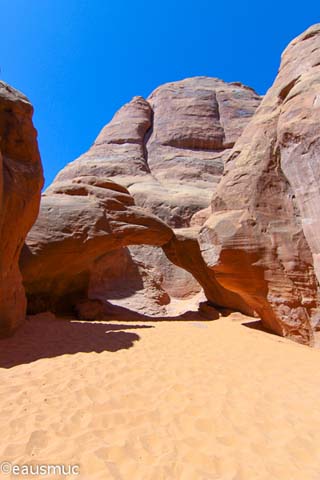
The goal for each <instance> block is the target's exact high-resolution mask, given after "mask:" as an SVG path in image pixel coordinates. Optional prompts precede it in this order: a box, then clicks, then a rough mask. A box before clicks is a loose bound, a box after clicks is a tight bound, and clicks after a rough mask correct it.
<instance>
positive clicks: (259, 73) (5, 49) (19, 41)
mask: <svg viewBox="0 0 320 480" xmlns="http://www.w3.org/2000/svg"><path fill="white" fill-rule="evenodd" d="M0 5H1V19H0V29H1V36H2V39H1V42H0V68H1V77H2V79H3V80H4V81H6V82H8V83H10V84H11V85H12V86H14V87H16V88H18V89H19V90H21V91H23V92H24V93H25V94H26V95H27V96H28V97H29V98H30V100H31V102H32V103H33V105H34V107H35V115H34V123H35V126H36V128H37V130H38V134H39V146H40V152H41V156H42V161H43V165H44V171H45V177H46V184H47V185H48V184H49V183H50V182H51V181H52V180H53V178H54V176H55V175H56V173H57V172H58V171H59V170H60V169H61V168H62V167H63V166H64V165H65V164H66V163H68V162H70V161H72V160H73V159H75V158H76V157H77V156H79V155H80V154H81V153H83V152H84V151H86V150H87V149H88V148H89V146H90V145H91V144H92V142H93V141H94V139H95V137H96V136H97V134H98V132H99V131H100V129H101V128H102V127H103V125H105V124H106V123H107V122H108V121H109V120H110V119H111V118H112V116H113V114H114V113H115V111H116V110H117V109H118V108H120V107H121V105H123V104H124V103H125V102H127V101H129V100H130V99H131V97H133V96H134V95H142V96H148V95H149V94H150V93H151V91H152V90H153V89H154V88H156V87H157V86H158V85H160V84H162V83H165V82H168V81H174V80H179V79H182V78H186V77H189V76H194V75H208V76H213V77H220V78H222V79H224V80H226V81H241V82H243V83H245V84H247V85H249V86H251V87H253V88H255V89H256V90H257V91H258V92H259V93H265V91H266V90H267V89H268V88H269V86H271V84H272V82H273V79H274V77H275V75H276V73H277V69H278V66H279V60H280V55H281V52H282V50H283V49H284V47H285V46H286V45H287V43H288V42H289V41H290V40H291V39H292V38H294V37H295V36H296V35H298V34H299V33H301V32H302V31H303V30H305V29H306V28H307V27H308V26H310V25H312V24H313V23H317V22H320V3H319V1H310V0H304V1H303V2H301V1H299V2H297V1H296V0H292V1H290V2H289V1H287V0H278V1H274V0H269V1H268V2H266V1H264V2H259V1H258V0H256V1H246V0H242V1H234V0H229V1H228V2H225V1H223V0H220V1H215V0H211V1H210V0H193V1H191V0H185V1H181V0H176V1H175V0H171V1H168V0H161V1H150V0H149V1H142V0H137V1H129V0H126V1H122V0H114V1H109V0H11V1H10V0H0Z"/></svg>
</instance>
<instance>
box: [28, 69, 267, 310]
mask: <svg viewBox="0 0 320 480" xmlns="http://www.w3.org/2000/svg"><path fill="white" fill-rule="evenodd" d="M259 102H260V97H259V96H258V95H257V94H256V93H255V92H254V91H253V90H252V89H250V88H248V87H245V86H243V85H241V84H238V83H231V84H228V83H225V82H223V81H221V80H218V79H213V78H206V77H196V78H191V79H186V80H183V81H180V82H173V83H169V84H165V85H163V86H161V87H159V88H158V89H157V90H155V91H154V92H153V93H152V94H151V95H150V97H149V98H148V99H147V100H145V99H143V98H141V97H135V98H133V99H132V101H131V102H129V103H128V104H126V105H124V106H123V107H122V108H121V109H120V110H119V111H118V112H117V113H116V115H115V116H114V118H113V119H112V121H111V122H110V123H109V124H108V125H107V126H106V127H104V128H103V130H102V131H101V133H100V134H99V136H98V137H97V139H96V141H95V142H94V144H93V146H92V147H91V148H90V149H89V151H88V152H86V153H85V154H84V155H82V156H81V157H80V158H78V159H77V160H75V161H74V162H72V163H70V164H69V165H67V166H66V167H65V168H64V169H63V170H62V171H61V172H60V173H59V174H58V176H57V178H56V179H55V181H54V183H53V185H52V187H50V188H49V189H48V190H47V192H46V195H45V196H44V197H43V206H42V210H41V219H39V221H38V222H37V225H36V226H35V228H34V230H33V232H32V234H31V235H30V236H29V239H28V246H29V248H30V250H31V251H33V252H38V250H37V242H39V243H40V244H41V245H42V246H41V252H42V249H43V252H42V253H41V255H40V257H41V258H42V259H43V258H44V254H45V252H48V247H46V246H45V245H46V244H47V243H48V244H50V245H51V247H50V252H51V251H52V249H53V248H56V247H53V245H52V242H51V241H50V236H51V232H50V229H49V233H48V234H46V233H44V234H43V238H42V233H41V232H42V231H44V230H43V229H44V228H45V226H46V225H47V223H48V222H52V221H54V222H55V223H56V225H55V227H54V228H56V229H57V230H58V231H62V230H63V229H64V228H66V227H65V222H64V221H63V219H62V216H60V215H58V216H57V214H56V213H54V214H53V213H50V214H49V212H48V211H46V210H45V209H46V205H51V203H52V202H53V201H54V202H57V198H58V197H56V195H57V194H59V193H63V191H62V190H63V188H69V189H70V188H71V187H70V185H73V187H72V188H73V189H74V190H73V192H74V194H75V195H76V196H77V195H79V193H77V191H76V188H75V186H74V182H75V179H81V182H82V183H84V184H85V183H86V181H87V180H86V178H89V177H92V176H93V177H94V178H101V177H103V178H110V179H112V180H114V181H115V182H116V183H117V184H119V185H122V186H123V187H125V188H127V189H128V191H129V192H130V194H131V195H132V197H133V198H134V201H135V203H136V204H137V205H138V206H140V207H141V208H143V209H144V212H145V213H146V215H147V214H150V215H151V216H152V215H153V214H155V215H157V216H158V217H159V218H160V219H162V220H163V221H165V222H166V223H167V224H168V225H169V226H170V227H176V228H181V227H183V228H187V227H189V226H190V224H192V225H196V226H199V225H202V224H203V223H204V221H205V219H206V218H207V217H208V214H209V212H208V211H207V209H208V206H209V203H210V199H211V196H212V191H213V189H214V188H215V186H216V185H217V184H218V182H219V180H220V178H221V175H222V172H223V165H224V160H225V158H226V156H227V154H228V152H230V149H231V147H232V146H233V144H234V142H235V141H236V139H237V138H238V137H239V136H240V134H241V132H242V130H243V128H244V126H245V125H246V124H247V123H248V121H249V119H250V118H251V116H252V115H253V113H254V111H255V109H256V108H257V106H258V104H259ZM77 188H78V187H77ZM67 193H68V195H69V196H70V195H71V191H68V192H67ZM53 194H54V195H55V197H52V195H53ZM104 195H106V193H104ZM54 198H56V200H54ZM59 198H60V200H59V201H60V202H62V203H63V202H65V201H66V202H67V203H68V204H69V203H70V202H71V199H70V198H69V197H68V199H67V200H65V198H66V197H65V196H64V197H59ZM91 198H92V197H91ZM82 201H83V199H82ZM73 202H74V203H75V204H77V200H73ZM55 205H56V203H55ZM51 207H52V205H51ZM65 208H66V209H69V208H71V206H70V207H69V206H68V207H67V206H66V207H65ZM72 208H73V207H72ZM103 208H106V209H107V210H108V209H109V208H110V207H109V206H108V205H105V207H103ZM53 210H54V211H55V210H56V208H55V207H54V208H53ZM53 210H51V212H53ZM92 214H93V215H94V213H93V212H92ZM84 220H86V221H87V222H88V221H89V219H82V220H81V221H84ZM66 221H67V218H66ZM68 221H70V222H74V221H75V220H74V219H72V218H70V219H69V220H68ZM76 228H77V227H76ZM94 235H95V234H94V233H92V236H94ZM99 235H100V234H99ZM180 237H181V236H180ZM180 237H179V238H180ZM189 237H190V235H189ZM53 238H55V235H53ZM62 238H64V234H61V235H60V240H59V241H61V240H62ZM193 242H194V245H193V243H192V245H193V247H194V248H195V251H196V250H197V248H198V251H199V247H197V248H196V245H197V240H196V239H194V240H193ZM62 243H64V240H63V242H62ZM134 243H144V244H145V243H149V244H150V245H152V246H150V247H149V246H135V247H132V246H129V247H128V248H120V247H121V246H122V244H121V243H118V244H117V245H118V248H119V250H118V251H117V252H116V251H115V249H114V248H112V252H111V253H110V250H109V247H108V246H107V245H106V249H105V251H103V249H101V252H100V253H99V255H96V256H95V257H94V261H93V257H91V260H90V262H91V263H90V267H89V265H86V266H85V271H86V272H87V276H88V275H89V277H90V279H89V280H88V279H86V281H85V284H87V283H88V285H89V287H88V288H89V293H88V296H89V298H91V299H98V300H99V301H106V300H110V302H112V303H113V304H114V305H118V306H119V307H126V308H128V309H130V310H132V311H135V312H139V313H145V314H149V315H165V314H167V313H168V312H169V311H170V305H172V300H173V299H178V300H179V301H180V300H181V301H182V300H189V299H190V298H192V297H195V298H197V297H196V296H197V295H198V294H199V292H200V290H201V286H200V284H199V283H198V280H199V278H201V280H202V281H205V285H207V282H208V281H209V277H208V276H207V275H206V274H203V275H202V276H201V275H200V277H199V278H197V279H196V278H195V276H194V275H192V274H191V273H190V268H186V269H185V266H184V265H180V267H183V269H181V268H178V267H176V266H175V265H174V264H172V263H171V262H170V261H169V260H168V259H167V257H166V255H165V254H164V253H163V251H162V250H161V249H160V248H157V245H160V241H158V243H157V242H154V243H151V242H148V241H144V242H134V241H131V243H130V242H129V241H128V242H127V243H126V245H132V244H134ZM189 243H190V245H191V242H188V244H189ZM176 246H177V241H176V242H175V248H176ZM193 247H192V248H193ZM59 248H60V247H59ZM61 248H64V247H61ZM37 255H38V253H37ZM46 255H47V253H46ZM199 255H200V253H199ZM80 257H81V255H80ZM32 258H36V257H34V256H31V257H30V260H29V263H28V268H26V264H25V263H23V269H24V275H25V278H26V286H27V289H28V292H29V297H30V298H31V296H32V299H33V300H32V302H31V301H30V305H31V303H34V299H35V297H36V292H37V291H38V290H37V288H38V287H37V288H35V287H34V286H32V284H33V282H34V281H35V285H39V284H40V283H39V281H38V280H36V279H37V278H39V279H40V278H41V275H39V273H37V274H36V273H35V272H36V270H35V271H33V267H32V268H31V265H32V263H33V260H32ZM52 258H53V259H54V255H53V257H52ZM200 258H201V255H200ZM53 262H54V263H56V261H55V260H53ZM42 264H43V270H47V273H46V275H47V276H49V277H50V275H51V273H50V272H51V266H49V265H48V266H47V267H48V268H47V267H46V266H45V262H44V260H43V263H42ZM71 265H73V262H72V263H71ZM176 265H178V263H177V262H176ZM202 266H203V267H204V269H205V270H206V271H207V273H208V271H209V269H207V267H206V265H205V264H204V263H203V262H202ZM82 267H84V265H82ZM72 268H73V267H71V269H70V270H72ZM53 272H54V270H53ZM88 272H90V274H88ZM211 276H213V275H211ZM196 277H198V274H197V275H196ZM30 279H35V280H32V281H30ZM70 281H71V279H70ZM68 282H69V281H68ZM61 283H62V284H63V283H64V282H63V281H62V280H61ZM41 284H43V285H44V289H45V290H46V291H49V287H48V285H47V284H46V281H44V280H42V281H41ZM55 284H56V285H58V284H60V280H59V281H58V280H55ZM82 285H84V283H82ZM202 285H203V284H202ZM50 288H51V287H50ZM59 288H60V287H58V286H57V287H56V288H55V291H56V292H57V295H60V293H61V292H60V293H59ZM63 288H64V291H66V290H67V288H66V287H63ZM81 288H83V287H81ZM205 288H206V289H207V288H209V287H208V286H206V287H205ZM76 289H77V294H76V296H77V295H78V294H79V288H78V286H77V287H76ZM51 290H52V289H51ZM209 290H210V288H209ZM223 290H224V289H223ZM30 292H32V293H30ZM37 296H38V297H39V295H38V294H37ZM40 296H41V297H44V296H45V295H44V293H43V292H42V293H41V295H40ZM231 296H233V297H237V299H238V300H239V298H238V296H236V295H234V294H231ZM209 298H210V299H212V295H211V297H209ZM55 302H56V299H55V300H54V303H55ZM236 303H237V304H238V302H236ZM242 303H243V302H242ZM246 308H248V307H246Z"/></svg>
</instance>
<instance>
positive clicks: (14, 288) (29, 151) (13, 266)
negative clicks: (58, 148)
mask: <svg viewBox="0 0 320 480" xmlns="http://www.w3.org/2000/svg"><path fill="white" fill-rule="evenodd" d="M32 114H33V108H32V106H31V104H30V102H29V100H28V99H27V98H26V97H25V96H24V95H23V94H22V93H20V92H18V91H17V90H15V89H13V88H12V87H10V86H9V85H7V84H6V83H4V82H0V335H7V334H10V333H12V332H13V331H14V330H15V328H16V327H17V326H18V325H19V324H21V323H22V322H23V320H24V318H25V314H26V298H25V292H24V289H23V286H22V279H21V274H20V270H19V267H18V261H19V255H20V251H21V248H22V246H23V242H24V240H25V237H26V235H27V232H28V230H29V229H30V227H31V226H32V224H33V222H34V221H35V219H36V216H37V213H38V209H39V203H40V190H41V187H42V183H43V177H42V167H41V161H40V155H39V151H38V145H37V132H36V130H35V129H34V127H33V124H32Z"/></svg>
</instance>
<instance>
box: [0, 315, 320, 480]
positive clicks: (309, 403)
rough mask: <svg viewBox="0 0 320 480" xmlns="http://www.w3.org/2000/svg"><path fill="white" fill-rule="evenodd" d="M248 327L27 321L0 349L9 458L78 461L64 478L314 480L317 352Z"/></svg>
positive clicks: (2, 425) (318, 427)
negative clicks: (72, 473)
mask: <svg viewBox="0 0 320 480" xmlns="http://www.w3.org/2000/svg"><path fill="white" fill-rule="evenodd" d="M248 321H249V319H247V318H246V317H243V316H241V315H239V314H233V315H230V316H229V317H226V318H222V319H220V320H217V321H212V322H204V323H201V322H199V321H195V322H193V321H188V322H186V321H184V322H178V321H171V322H168V321H164V322H154V323H151V322H150V323H147V324H146V323H145V324H142V323H137V324H132V323H123V322H122V323H119V322H112V323H110V322H105V323H101V322H100V323H89V322H70V321H66V320H52V319H49V318H48V319H41V318H40V319H37V320H33V321H29V322H28V323H27V324H26V326H25V327H24V329H23V330H22V331H20V332H19V333H18V335H17V336H16V337H14V338H12V339H9V340H2V341H1V342H0V349H1V351H0V367H1V368H0V378H1V382H0V389H1V397H0V398H1V414H0V415H1V418H0V429H1V442H0V448H1V455H0V457H1V460H2V461H3V460H7V461H12V462H14V463H17V464H24V463H43V464H47V463H64V464H80V468H81V474H80V476H78V477H76V476H73V477H72V476H68V477H65V478H68V479H71V478H81V479H83V480H96V479H99V480H100V479H101V480H109V479H114V480H170V479H174V480H211V479H212V480H213V479H215V480H251V479H254V480H255V479H263V480H271V479H272V480H274V479H276V480H278V479H279V480H311V479H312V480H319V479H320V409H319V399H320V351H319V350H312V349H310V348H308V347H304V346H301V345H297V344H294V343H291V342H290V341H286V340H284V339H281V338H279V337H276V336H274V335H270V334H268V333H265V332H263V331H258V330H256V329H254V328H248V326H245V325H242V324H241V322H242V323H243V322H248ZM251 322H252V320H251ZM0 478H5V477H2V476H1V475H0ZM7 478H8V477H7ZM9 478H10V477H9ZM12 478H17V477H12ZM21 478H22V477H21ZM45 478H52V479H53V478H59V480H60V478H61V477H54V476H46V477H45Z"/></svg>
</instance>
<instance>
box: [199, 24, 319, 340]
mask: <svg viewBox="0 0 320 480" xmlns="http://www.w3.org/2000/svg"><path fill="white" fill-rule="evenodd" d="M319 118H320V24H319V25H315V26H313V27H311V28H310V29H308V30H307V31H306V32H305V33H303V34H302V35H300V36H299V37H298V38H296V39H295V40H294V41H293V42H291V43H290V45H289V46H288V47H287V49H286V50H285V52H284V54H283V56H282V61H281V66H280V71H279V75H278V76H277V78H276V80H275V82H274V85H273V86H272V88H271V89H270V90H269V91H268V93H267V94H266V96H265V97H264V100H263V101H262V103H261V106H260V107H259V108H258V110H257V112H256V114H255V115H254V117H253V118H252V120H251V122H250V123H249V125H248V126H247V127H246V128H245V130H244V132H243V134H242V136H241V137H240V139H239V140H238V141H237V142H236V144H235V146H234V149H233V151H232V152H231V154H230V155H229V158H228V160H227V163H226V171H225V174H224V176H223V178H222V180H221V182H220V184H219V186H218V188H217V190H216V193H215V194H214V196H213V200H212V216H211V217H210V218H209V220H208V221H207V222H206V224H205V226H204V227H203V229H202V232H201V234H200V239H201V248H202V253H203V256H204V258H205V260H206V263H207V265H208V266H209V267H210V268H211V269H212V270H213V272H214V273H215V274H216V278H217V279H218V281H219V282H220V284H221V285H223V286H224V287H225V288H227V289H229V290H232V291H234V292H236V293H238V294H239V295H241V296H242V298H243V299H244V300H245V301H246V302H247V304H248V305H250V306H251V308H253V309H254V310H255V311H256V312H258V314H259V315H260V316H261V318H262V320H263V322H264V323H265V325H266V326H267V327H269V328H271V329H272V330H273V331H274V332H277V333H279V334H280V335H284V336H288V337H289V338H292V339H294V340H297V341H299V342H303V343H307V344H312V343H313V336H314V335H313V332H314V330H315V329H316V328H317V325H318V322H319V318H320V317H319V283H318V281H319V279H320V278H319V275H320V273H319V258H320V257H319V255H320V243H319V234H320V213H319V208H318V203H319V200H320V190H319V180H320V169H319V155H320V139H319V125H320V122H319Z"/></svg>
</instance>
